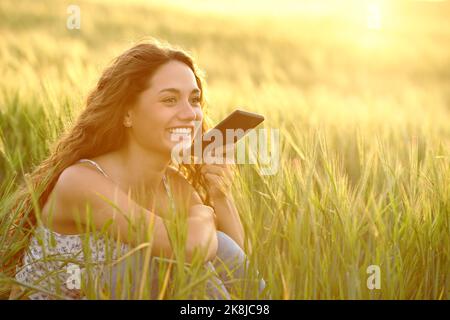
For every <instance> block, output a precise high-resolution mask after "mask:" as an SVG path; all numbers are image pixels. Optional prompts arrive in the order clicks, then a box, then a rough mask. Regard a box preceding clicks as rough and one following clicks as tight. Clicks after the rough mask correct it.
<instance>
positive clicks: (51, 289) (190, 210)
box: [13, 41, 264, 299]
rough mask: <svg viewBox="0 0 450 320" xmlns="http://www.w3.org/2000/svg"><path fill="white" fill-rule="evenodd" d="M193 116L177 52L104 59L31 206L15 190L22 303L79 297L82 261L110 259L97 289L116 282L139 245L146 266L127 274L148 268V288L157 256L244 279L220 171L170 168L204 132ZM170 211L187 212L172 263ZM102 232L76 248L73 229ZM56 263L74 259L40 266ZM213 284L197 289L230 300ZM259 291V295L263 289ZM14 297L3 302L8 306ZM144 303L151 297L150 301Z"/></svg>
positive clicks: (191, 77) (196, 96) (197, 106)
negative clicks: (20, 205)
mask: <svg viewBox="0 0 450 320" xmlns="http://www.w3.org/2000/svg"><path fill="white" fill-rule="evenodd" d="M204 112H205V103H204V94H203V86H202V79H201V77H200V75H199V72H198V70H197V68H196V66H195V64H194V62H193V60H192V58H191V57H190V56H189V55H188V54H186V53H185V52H184V51H183V50H181V49H177V48H174V47H171V46H169V45H163V44H161V43H158V42H156V41H151V42H142V43H139V44H137V45H135V46H133V47H132V48H131V49H129V50H127V51H125V52H124V53H123V54H121V55H120V56H118V57H117V58H116V59H114V60H113V62H112V64H111V65H110V66H109V67H108V68H107V69H106V70H105V71H104V72H103V74H102V76H101V78H100V80H99V81H98V84H97V86H96V88H95V89H94V90H93V91H92V92H91V93H90V94H89V96H88V99H87V105H86V108H85V110H84V111H83V112H82V113H81V115H80V116H79V118H78V119H77V121H76V123H75V125H74V126H73V128H72V129H71V130H70V132H69V133H68V134H66V135H65V136H64V137H62V138H61V140H60V141H59V142H58V143H57V146H56V148H55V150H54V152H53V153H52V154H51V155H50V157H49V158H48V159H46V160H45V161H44V162H43V163H42V164H41V165H40V166H39V167H38V168H37V169H36V170H35V171H34V172H33V173H32V174H31V176H30V178H31V185H32V186H33V188H34V190H42V191H41V192H40V193H39V196H38V198H37V199H38V201H37V202H38V206H37V207H38V208H36V207H33V206H32V202H31V199H30V196H29V195H28V193H27V192H26V191H25V190H24V191H23V198H24V199H25V200H27V201H24V202H25V203H27V204H28V206H26V207H25V209H23V210H22V211H21V212H22V213H23V212H25V214H23V215H22V216H21V218H22V221H26V224H27V225H28V226H30V227H31V228H30V230H33V233H32V235H31V240H30V241H29V246H28V248H27V250H25V252H24V254H23V258H22V259H21V262H22V266H21V268H18V269H17V274H16V279H17V281H18V282H19V283H21V284H22V287H28V288H35V287H39V288H41V290H40V292H34V293H32V294H30V295H29V298H31V299H51V298H55V297H57V298H64V297H75V298H83V297H85V296H83V293H82V292H81V291H80V290H78V291H77V289H79V285H76V281H75V282H74V283H70V281H72V280H71V277H72V276H74V275H79V273H77V272H79V270H77V268H78V267H79V266H80V265H82V266H87V265H83V260H84V261H86V260H87V259H93V260H94V262H102V261H106V260H108V259H110V260H112V261H116V263H115V264H113V265H114V266H113V267H112V268H109V269H107V271H105V270H106V269H102V270H103V271H105V272H101V273H100V275H101V276H100V277H99V279H102V280H101V281H100V282H102V281H103V282H105V281H106V280H105V279H111V278H114V279H113V280H117V279H119V278H121V277H123V276H124V275H125V274H126V271H124V270H125V269H126V268H125V265H124V264H123V263H122V262H120V261H121V258H120V257H121V256H123V255H127V253H129V252H142V251H145V250H140V249H139V248H140V247H139V245H142V244H143V243H144V244H145V243H148V242H151V256H152V257H153V258H152V260H151V261H152V262H151V266H150V267H149V265H148V264H149V259H148V256H147V257H145V255H140V256H139V257H138V258H137V259H135V260H133V261H134V262H132V264H133V265H132V267H131V269H132V270H133V272H136V270H138V271H142V272H144V273H145V272H150V271H149V270H152V272H153V273H152V274H151V275H150V278H149V279H150V280H149V281H155V278H154V275H155V272H156V273H157V271H155V270H157V269H152V268H153V265H154V264H155V263H156V262H155V261H156V260H155V259H156V258H157V257H158V258H159V259H160V261H174V260H173V259H174V258H176V259H180V258H181V259H185V261H186V262H187V263H190V262H193V261H194V260H195V259H197V258H198V257H200V256H201V257H202V258H201V259H203V260H202V263H204V265H205V267H206V268H207V269H209V270H210V271H211V270H212V271H214V268H215V267H216V266H217V265H218V262H220V263H222V265H224V264H225V265H226V267H229V268H224V269H232V270H236V273H235V275H234V276H235V277H238V276H241V277H242V276H243V269H244V267H245V262H244V258H245V254H244V252H243V250H242V249H243V248H244V229H243V227H242V223H241V221H240V218H239V214H238V212H237V210H236V207H235V205H234V203H233V200H232V196H231V192H230V187H231V181H232V171H231V169H230V168H229V167H227V166H226V165H217V164H208V165H206V164H203V165H190V164H178V165H177V166H176V167H174V164H173V163H172V161H171V151H172V149H173V148H174V146H175V145H176V144H177V143H178V141H177V140H176V137H178V136H180V135H181V136H182V137H183V139H185V140H186V139H188V140H189V141H190V142H192V140H193V139H194V137H195V135H196V134H200V132H201V131H205V130H206V129H207V126H206V123H205V119H204ZM174 136H175V138H174ZM43 181H45V182H43ZM27 197H28V198H27ZM87 205H88V207H89V210H88V211H89V214H86V206H87ZM172 205H173V206H172ZM27 208H28V210H27ZM183 208H184V210H183ZM39 211H40V212H39ZM181 212H185V214H186V220H185V224H186V229H185V230H186V235H185V242H184V244H185V246H184V252H182V253H183V254H182V255H180V252H179V250H178V252H176V250H175V248H174V246H175V245H174V239H171V236H170V232H169V230H168V228H167V223H166V222H167V221H172V220H171V219H173V217H174V216H173V215H172V213H176V214H181ZM136 226H139V227H140V228H137V229H140V230H141V231H139V230H137V229H136V228H135V227H136ZM105 228H106V229H107V230H108V237H106V238H105V237H99V238H96V237H90V238H89V239H88V247H89V248H90V251H91V252H90V254H89V256H87V255H86V249H85V248H84V249H83V248H82V247H83V245H84V246H86V242H85V241H84V240H85V237H86V235H89V234H90V232H83V231H86V230H87V229H88V230H90V231H92V230H96V231H100V230H105ZM142 230H143V231H142ZM148 230H150V234H151V236H148V233H146V231H148ZM94 233H95V232H94ZM146 237H147V238H146ZM39 239H43V240H39ZM111 240H112V241H111ZM108 246H109V247H112V250H108V248H107V247H108ZM132 248H135V249H133V250H131V249H132ZM130 250H131V251H130ZM107 251H108V252H109V254H108V252H107ZM58 255H62V256H64V257H68V256H70V257H71V258H73V257H74V255H76V258H77V259H75V260H74V261H75V263H72V264H71V263H67V261H65V262H64V263H63V262H61V261H57V259H54V260H52V259H50V258H49V257H55V256H58ZM106 256H108V259H107V258H106ZM165 259H166V260H165ZM66 260H67V259H66ZM117 261H119V262H117ZM74 266H75V268H72V267H74ZM127 266H128V267H129V266H130V265H129V264H127ZM81 269H83V268H81ZM57 270H60V271H61V270H63V271H64V272H57ZM81 271H85V270H81ZM97 271H98V270H97ZM228 271H229V270H228ZM45 274H47V275H48V274H56V275H55V276H53V277H52V276H50V277H45ZM230 274H231V272H228V273H223V274H222V275H228V276H230ZM105 275H106V276H105ZM218 275H219V276H218V277H216V278H214V277H211V279H210V280H208V281H210V282H209V286H207V287H208V288H209V289H208V290H209V291H208V297H209V298H219V299H221V298H230V297H231V296H230V293H229V292H227V286H226V285H224V281H222V280H224V279H221V278H220V272H219V274H218ZM236 275H238V276H236ZM152 277H153V278H152ZM152 279H153V280H152ZM113 282H114V281H113ZM114 283H119V282H117V281H115V282H114ZM69 284H70V285H69ZM212 284H214V285H212ZM97 285H98V287H96V288H97V289H96V290H94V291H95V292H100V291H101V290H100V289H99V288H100V287H102V288H103V287H104V286H102V284H101V283H100V285H99V284H98V283H97ZM138 285H139V284H138V283H136V282H134V283H132V284H131V288H132V289H133V290H137V289H138V288H137V286H138ZM43 287H44V289H42V288H43ZM259 287H260V289H261V290H262V289H263V287H264V281H263V280H260V282H259ZM111 288H113V289H111V290H110V291H109V292H107V293H106V294H105V292H104V291H102V292H101V293H99V294H102V295H103V296H105V295H106V296H107V297H111V298H122V297H124V296H123V295H121V294H120V293H117V291H116V290H115V289H117V288H116V287H115V285H114V284H113V285H112V286H111ZM140 289H141V291H142V288H140ZM152 290H154V289H152ZM158 290H159V289H158ZM20 292H21V291H18V290H15V292H14V293H13V294H14V295H15V297H17V294H18V293H20ZM152 292H153V293H155V292H154V291H152ZM152 297H161V292H156V295H155V294H153V295H152Z"/></svg>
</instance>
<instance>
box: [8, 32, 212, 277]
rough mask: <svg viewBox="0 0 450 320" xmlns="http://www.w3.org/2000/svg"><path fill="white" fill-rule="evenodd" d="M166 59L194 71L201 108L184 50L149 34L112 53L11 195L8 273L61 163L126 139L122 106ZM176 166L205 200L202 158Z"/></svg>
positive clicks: (202, 100)
mask: <svg viewBox="0 0 450 320" xmlns="http://www.w3.org/2000/svg"><path fill="white" fill-rule="evenodd" d="M171 60H177V61H180V62H182V63H184V64H186V65H187V66H188V67H189V68H190V69H191V70H192V72H193V73H194V75H195V79H196V82H197V85H198V87H199V89H200V104H201V107H202V109H203V111H204V113H206V112H205V111H206V110H205V109H206V102H205V97H204V86H203V83H202V76H201V74H202V73H201V70H199V69H198V68H197V66H196V64H195V63H194V60H193V58H192V57H191V56H190V55H189V54H188V53H187V52H186V51H185V50H183V49H181V48H178V47H174V46H172V45H169V44H167V43H162V42H160V41H158V40H155V39H151V40H143V41H140V42H139V43H137V44H136V45H134V46H133V47H131V48H130V49H128V50H126V51H125V52H123V53H122V54H121V55H119V56H118V57H116V58H115V59H113V61H112V62H111V64H110V65H109V66H108V67H107V68H106V69H105V70H104V71H103V73H102V75H101V77H100V79H99V81H98V83H97V85H96V87H95V88H94V89H93V90H92V91H91V92H90V93H89V95H88V97H87V101H86V107H85V109H84V110H83V111H82V113H81V114H80V115H79V117H78V118H77V120H76V122H75V124H74V125H73V127H72V128H71V129H70V130H69V131H68V132H67V133H65V134H64V135H63V136H62V137H61V138H60V139H59V140H58V141H57V142H56V143H55V147H54V148H53V151H52V152H51V154H50V155H49V156H48V157H47V158H46V159H45V160H44V161H42V163H40V165H39V166H37V167H36V168H35V169H34V171H33V172H32V173H29V174H26V175H25V181H24V182H23V184H22V185H21V187H20V188H19V189H18V192H17V194H16V199H15V201H14V203H15V207H14V210H13V211H12V212H11V216H13V218H12V219H10V225H11V227H10V228H9V229H10V232H11V237H10V238H11V239H16V240H11V241H15V242H16V246H15V249H9V252H8V253H6V252H1V254H8V255H9V256H10V258H9V259H6V260H8V262H7V263H4V265H3V266H0V270H3V272H4V273H7V274H13V273H14V270H12V269H13V267H14V266H15V265H17V264H20V261H21V259H20V258H21V257H22V254H23V252H24V249H25V248H26V244H27V243H28V239H29V236H30V234H31V232H32V231H33V229H34V226H35V225H36V222H37V219H38V217H39V215H38V212H37V211H39V210H41V209H42V208H43V206H44V204H45V203H46V201H47V199H48V197H49V195H50V193H51V191H52V190H53V187H54V186H55V184H56V182H57V180H58V177H59V176H60V174H61V173H62V172H63V171H64V169H66V168H67V167H69V166H71V165H73V164H74V163H76V162H77V161H78V160H80V159H82V158H93V157H96V156H99V155H101V154H104V153H107V152H110V151H113V150H116V149H118V148H120V147H121V146H122V145H123V143H124V142H125V139H126V131H125V130H126V129H125V127H124V126H123V117H124V115H125V112H126V110H127V108H128V107H129V106H131V105H133V103H134V102H135V101H136V99H137V97H138V96H139V94H140V93H141V92H142V91H144V90H145V89H147V87H148V79H149V78H150V77H152V76H153V74H154V73H155V71H156V70H157V69H158V68H159V67H160V66H161V65H163V64H165V63H167V62H169V61H171ZM204 119H205V117H204ZM207 129H208V124H207V123H206V120H203V123H202V130H203V132H205V131H206V130H207ZM177 169H178V171H179V172H180V173H182V174H183V175H184V176H185V177H186V178H187V179H188V180H189V181H190V182H191V184H192V185H193V187H194V188H195V189H196V190H197V191H198V192H199V195H200V196H201V198H202V200H203V201H204V203H206V204H210V200H209V195H208V193H207V191H206V188H205V181H204V178H203V176H202V175H201V173H200V169H201V164H191V165H189V164H181V165H178V166H177ZM17 242H19V244H18V245H17ZM3 261H5V260H3Z"/></svg>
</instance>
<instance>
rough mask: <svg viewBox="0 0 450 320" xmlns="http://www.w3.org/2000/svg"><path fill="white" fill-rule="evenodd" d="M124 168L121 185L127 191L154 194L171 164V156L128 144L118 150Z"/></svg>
mask: <svg viewBox="0 0 450 320" xmlns="http://www.w3.org/2000/svg"><path fill="white" fill-rule="evenodd" d="M117 154H118V157H119V159H118V160H119V161H120V162H121V166H122V169H123V171H122V177H121V184H122V186H123V187H124V188H125V190H140V191H143V192H151V193H154V192H156V190H158V188H159V187H160V185H161V181H162V179H163V176H164V174H165V172H166V169H167V167H168V165H169V163H170V154H169V155H163V154H161V153H158V152H152V151H149V150H145V149H143V148H141V147H140V146H137V145H135V144H128V145H126V146H124V147H123V148H122V149H120V150H118V153H117Z"/></svg>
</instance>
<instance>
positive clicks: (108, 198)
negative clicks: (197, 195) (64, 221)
mask: <svg viewBox="0 0 450 320" xmlns="http://www.w3.org/2000/svg"><path fill="white" fill-rule="evenodd" d="M53 193H54V195H55V197H56V199H55V200H56V201H55V205H56V206H55V210H56V211H55V212H63V213H64V214H72V215H73V216H72V218H73V221H80V222H81V223H82V224H84V225H86V224H87V223H91V224H93V225H94V226H95V228H96V229H97V230H100V229H101V228H102V227H103V226H104V225H105V223H107V222H109V221H111V222H112V226H111V228H110V230H111V233H112V235H113V236H114V237H115V238H118V239H120V240H121V241H123V242H126V243H130V244H133V245H136V244H138V241H140V240H139V239H144V237H143V234H137V232H130V229H131V228H130V224H131V225H139V226H141V228H140V229H141V230H142V232H145V231H146V230H148V227H151V228H152V230H151V231H153V233H152V234H153V238H152V240H153V245H152V255H162V256H164V257H166V258H173V251H172V248H171V245H170V240H169V236H168V234H167V230H166V227H165V225H164V221H163V219H162V218H161V217H159V216H157V215H156V214H154V213H153V212H150V211H149V210H147V209H145V208H143V207H141V206H139V205H138V204H137V203H136V202H134V201H132V200H131V199H130V198H129V197H128V196H127V195H126V194H125V193H124V192H123V191H121V190H120V189H119V188H118V187H117V186H116V185H115V184H114V183H113V182H111V181H109V180H108V179H106V178H105V177H103V176H102V175H100V174H99V173H98V172H97V171H95V170H93V169H91V168H88V167H85V166H78V165H74V166H71V167H69V168H67V169H65V170H64V171H63V172H62V174H61V175H60V177H59V179H58V181H57V183H56V185H55V187H54V192H53ZM87 204H90V206H91V209H92V213H93V214H92V221H88V217H87V215H86V214H85V212H86V205H87ZM213 213H214V212H213V210H212V208H211V207H208V206H204V205H195V206H193V207H191V208H190V211H189V217H188V219H187V226H188V228H187V230H188V233H187V241H186V248H185V250H186V260H187V261H188V262H190V259H191V258H192V256H193V253H194V251H195V250H198V249H199V250H201V251H205V252H206V253H207V254H206V257H205V259H206V260H207V261H208V260H211V259H213V258H214V257H215V254H216V251H217V237H216V229H215V223H214V216H213Z"/></svg>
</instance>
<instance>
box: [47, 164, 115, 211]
mask: <svg viewBox="0 0 450 320" xmlns="http://www.w3.org/2000/svg"><path fill="white" fill-rule="evenodd" d="M114 190H115V188H114V185H113V184H112V182H110V181H109V180H108V179H107V178H105V177H104V176H103V175H102V174H101V173H100V172H98V170H97V169H95V168H93V167H92V166H89V165H86V164H83V163H77V164H74V165H71V166H69V167H67V168H66V169H64V170H63V172H62V173H61V174H60V176H59V177H58V180H57V181H56V184H55V186H54V188H53V190H52V195H51V196H52V198H54V199H55V203H56V205H57V206H58V209H59V211H61V212H65V211H66V210H67V209H71V208H72V209H73V208H82V207H84V206H85V204H86V202H87V201H90V200H93V199H94V198H98V195H99V194H101V195H104V196H109V195H111V194H113V193H114Z"/></svg>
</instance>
